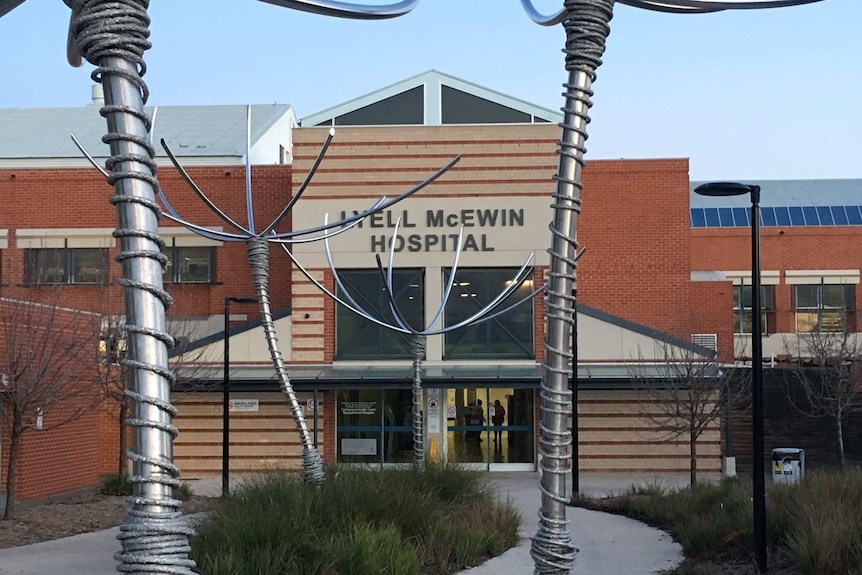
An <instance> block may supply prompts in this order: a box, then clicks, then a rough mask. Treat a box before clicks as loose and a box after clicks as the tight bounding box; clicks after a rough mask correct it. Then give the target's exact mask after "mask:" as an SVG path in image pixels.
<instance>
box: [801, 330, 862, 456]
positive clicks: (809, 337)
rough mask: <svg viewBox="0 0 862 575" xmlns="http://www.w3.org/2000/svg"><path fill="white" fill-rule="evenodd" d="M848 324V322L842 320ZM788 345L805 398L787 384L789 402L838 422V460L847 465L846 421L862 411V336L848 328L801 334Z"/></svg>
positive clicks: (808, 414)
mask: <svg viewBox="0 0 862 575" xmlns="http://www.w3.org/2000/svg"><path fill="white" fill-rule="evenodd" d="M842 325H843V326H846V325H847V324H846V322H842ZM785 349H786V350H787V351H788V354H789V355H790V357H791V361H792V362H793V363H794V364H795V367H796V369H795V370H794V374H795V378H793V381H794V383H798V390H799V391H801V392H802V396H804V398H805V401H804V402H802V401H800V396H799V394H798V393H795V392H794V390H793V389H792V388H791V386H790V385H789V384H786V387H785V395H786V396H787V400H788V403H790V405H792V406H793V407H794V408H795V409H796V410H797V411H799V412H800V413H802V414H804V415H806V416H809V417H827V418H829V419H831V420H832V421H833V422H834V423H835V439H836V441H837V443H838V463H839V465H840V466H841V471H842V472H843V471H844V470H845V468H846V466H847V459H846V456H845V453H844V424H845V422H846V421H847V418H848V417H850V416H851V415H852V414H858V413H862V338H860V337H859V336H858V334H855V333H851V332H849V331H848V330H846V329H840V330H838V331H822V330H821V331H815V332H811V333H804V334H798V335H797V336H796V339H795V342H794V343H793V344H791V343H789V342H787V341H785Z"/></svg>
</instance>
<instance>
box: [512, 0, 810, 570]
mask: <svg viewBox="0 0 862 575" xmlns="http://www.w3.org/2000/svg"><path fill="white" fill-rule="evenodd" d="M617 1H618V2H619V3H620V4H627V5H629V6H633V7H636V8H646V9H649V10H655V11H660V12H674V13H686V14H689V13H693V14H697V13H705V12H717V11H720V10H728V9H753V8H773V7H781V6H793V5H799V4H809V3H813V2H818V1H820V0H617ZM521 5H522V6H523V7H524V9H525V10H526V12H527V14H528V15H529V17H530V18H531V19H532V20H533V21H534V22H536V23H537V24H540V25H543V26H553V25H557V24H560V23H562V25H563V27H564V29H565V31H566V47H565V50H564V52H565V54H566V70H568V72H569V76H568V81H567V82H566V83H565V84H563V87H564V88H565V93H564V94H563V96H564V98H565V104H564V106H563V108H562V112H563V121H562V123H561V124H560V128H561V129H562V136H561V138H560V141H559V142H558V148H557V154H558V155H559V157H560V159H559V164H558V171H557V174H556V175H555V176H554V180H555V181H556V182H557V187H556V191H555V192H554V194H553V199H554V203H553V206H552V207H553V220H552V222H551V224H550V226H549V227H550V230H551V247H550V250H549V253H550V255H551V264H550V270H549V272H548V276H549V277H548V288H547V297H546V305H545V310H546V311H545V317H546V318H547V331H546V333H545V341H544V344H545V360H544V363H543V369H544V377H543V378H542V391H541V408H540V420H541V426H540V432H539V433H540V435H539V462H540V463H539V465H540V468H541V472H542V479H541V492H542V503H541V508H540V511H539V527H538V530H537V532H536V535H535V536H534V537H533V541H532V545H531V549H530V553H531V555H532V556H533V560H534V562H535V573H536V574H537V575H562V574H566V573H570V572H571V570H572V567H573V565H574V560H575V555H576V554H577V552H578V550H577V548H576V547H575V546H574V544H573V543H572V538H571V535H570V533H569V530H568V521H567V520H566V504H567V503H568V499H567V497H566V493H565V475H566V466H565V460H566V459H567V454H566V451H567V449H568V447H569V445H570V444H571V434H570V433H569V432H568V430H567V419H568V415H569V410H570V406H571V404H570V402H571V396H572V392H571V391H570V390H569V389H568V381H569V377H570V374H571V358H572V354H571V352H570V351H569V342H570V341H571V337H572V324H573V323H574V320H573V314H572V312H573V310H574V308H575V305H576V303H577V302H576V301H575V296H574V292H573V291H572V286H573V285H574V284H575V281H576V270H577V258H578V256H579V255H580V253H579V245H578V241H577V218H578V214H580V212H581V199H580V191H581V188H582V187H583V186H582V184H581V171H582V169H583V166H584V154H585V153H586V148H585V147H584V144H585V142H586V140H587V130H586V127H587V124H588V123H589V121H590V117H589V109H590V107H591V106H592V101H591V99H590V98H591V97H592V95H593V92H592V84H593V82H594V81H595V79H596V70H597V69H598V67H599V66H600V65H601V63H602V60H601V58H602V55H603V53H604V50H605V42H606V40H607V38H608V35H609V34H610V26H609V23H610V21H611V18H612V17H613V9H614V0H564V1H563V9H562V10H560V11H559V12H557V13H555V14H551V15H543V14H541V13H540V12H539V11H538V10H536V9H535V7H534V6H533V3H532V1H531V0H521Z"/></svg>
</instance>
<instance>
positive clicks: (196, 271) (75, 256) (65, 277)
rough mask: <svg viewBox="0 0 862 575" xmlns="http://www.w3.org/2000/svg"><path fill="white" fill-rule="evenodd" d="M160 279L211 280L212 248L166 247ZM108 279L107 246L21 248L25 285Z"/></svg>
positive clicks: (97, 281) (213, 258)
mask: <svg viewBox="0 0 862 575" xmlns="http://www.w3.org/2000/svg"><path fill="white" fill-rule="evenodd" d="M165 255H166V256H167V257H168V262H167V265H166V266H165V268H164V270H163V272H162V281H163V282H164V283H166V284H171V283H211V282H212V281H213V278H214V277H215V276H214V274H213V270H214V265H213V263H214V262H215V250H214V248H201V247H168V248H165ZM107 281H108V250H106V249H104V248H39V249H25V250H24V282H25V283H26V284H27V285H62V284H74V285H99V284H104V283H106V282H107Z"/></svg>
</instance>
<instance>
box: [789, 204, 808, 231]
mask: <svg viewBox="0 0 862 575" xmlns="http://www.w3.org/2000/svg"><path fill="white" fill-rule="evenodd" d="M787 211H788V212H790V225H791V226H804V225H805V216H803V215H802V208H801V207H799V206H790V207H789V208H787Z"/></svg>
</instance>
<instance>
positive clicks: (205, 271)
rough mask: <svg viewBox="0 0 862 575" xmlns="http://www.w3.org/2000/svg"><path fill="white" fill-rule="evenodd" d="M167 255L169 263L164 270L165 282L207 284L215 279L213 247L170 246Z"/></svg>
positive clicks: (166, 249) (166, 250)
mask: <svg viewBox="0 0 862 575" xmlns="http://www.w3.org/2000/svg"><path fill="white" fill-rule="evenodd" d="M165 255H166V256H167V258H168V263H167V264H166V265H165V268H164V270H162V281H163V282H164V283H166V284H169V283H170V284H206V283H211V282H212V281H213V277H214V274H213V261H214V260H215V252H214V250H213V248H201V247H168V248H165Z"/></svg>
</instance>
